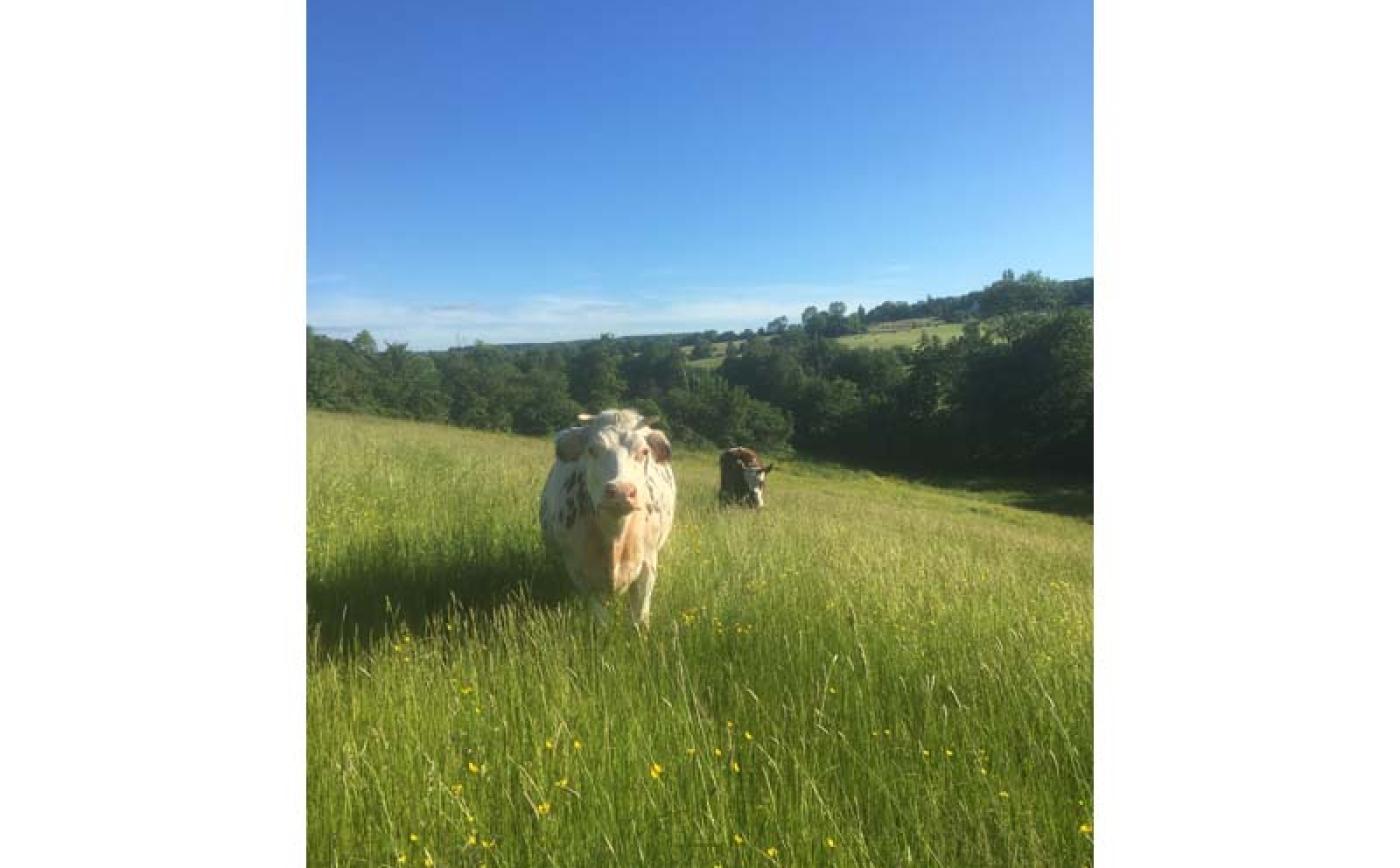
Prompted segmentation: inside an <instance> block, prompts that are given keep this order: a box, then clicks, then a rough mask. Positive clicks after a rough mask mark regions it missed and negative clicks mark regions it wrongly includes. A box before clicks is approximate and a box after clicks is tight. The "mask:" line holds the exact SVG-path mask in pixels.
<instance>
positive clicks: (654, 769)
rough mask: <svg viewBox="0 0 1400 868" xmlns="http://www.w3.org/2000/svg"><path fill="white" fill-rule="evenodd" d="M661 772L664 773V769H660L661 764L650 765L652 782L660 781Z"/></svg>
mask: <svg viewBox="0 0 1400 868" xmlns="http://www.w3.org/2000/svg"><path fill="white" fill-rule="evenodd" d="M663 771H665V769H663V768H662V767H661V763H652V764H651V778H652V780H661V773H662V772H663Z"/></svg>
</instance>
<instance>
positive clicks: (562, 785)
mask: <svg viewBox="0 0 1400 868" xmlns="http://www.w3.org/2000/svg"><path fill="white" fill-rule="evenodd" d="M554 786H556V787H558V788H559V789H561V790H565V789H568V788H569V779H568V778H560V779H559V780H557V781H555V782H554Z"/></svg>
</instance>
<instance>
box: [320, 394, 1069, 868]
mask: <svg viewBox="0 0 1400 868" xmlns="http://www.w3.org/2000/svg"><path fill="white" fill-rule="evenodd" d="M308 429H309V443H308V451H309V455H308V500H309V502H308V540H307V563H308V605H309V622H310V623H309V640H308V649H309V650H308V671H307V763H308V768H307V825H308V827H307V857H308V864H310V865H346V866H349V865H385V866H395V865H400V864H408V865H415V866H427V865H438V866H447V865H473V866H475V865H481V864H485V865H503V866H506V865H509V866H539V865H589V866H596V865H643V864H647V865H687V866H688V865H700V866H709V865H725V866H729V865H773V864H780V865H872V866H874V865H879V866H888V865H947V866H962V865H1081V864H1086V863H1088V862H1090V861H1091V860H1092V841H1091V835H1092V824H1091V817H1092V808H1093V800H1092V789H1091V781H1092V770H1093V766H1092V763H1093V754H1092V738H1091V730H1092V690H1091V673H1092V665H1091V654H1092V639H1091V631H1090V627H1091V616H1092V612H1091V603H1092V574H1091V534H1092V528H1091V527H1090V526H1089V525H1088V524H1086V523H1084V522H1081V521H1076V520H1073V519H1068V518H1062V517H1059V516H1054V515H1045V514H1040V513H1034V512H1028V511H1022V510H1016V509H1012V508H1008V507H1005V506H1001V505H998V504H994V503H988V502H983V501H979V500H976V499H973V498H969V497H967V496H966V495H959V496H952V495H948V494H944V493H941V492H939V491H938V490H936V489H933V488H929V487H922V486H918V485H914V484H909V483H903V482H896V481H891V480H887V479H882V478H878V477H875V476H872V475H869V474H863V473H856V472H845V471H833V470H831V469H830V468H816V467H807V466H804V465H803V464H802V463H801V462H790V463H785V464H784V465H783V466H782V467H781V468H780V469H779V470H778V471H777V472H776V473H774V475H773V477H772V479H771V482H770V499H771V506H770V507H769V508H768V509H767V510H765V511H763V512H762V513H754V512H750V511H742V510H736V509H723V508H721V507H719V506H718V505H717V504H716V502H715V487H716V483H717V475H718V474H717V468H716V466H715V460H714V457H713V456H711V455H709V454H688V453H685V452H682V453H680V454H679V455H678V456H677V458H676V469H677V475H678V478H679V486H680V505H679V512H678V519H677V524H676V528H675V531H674V534H673V536H672V538H671V542H670V544H669V545H668V546H667V549H666V550H665V552H664V553H663V555H662V558H661V574H660V579H659V581H658V584H657V591H656V596H655V600H654V609H653V623H652V629H651V631H650V632H649V633H646V634H638V633H636V632H635V631H634V630H633V629H632V628H631V627H630V626H628V624H627V619H626V614H625V612H626V610H625V605H622V603H624V602H625V601H619V605H617V606H615V613H616V623H615V624H613V625H611V626H608V627H602V628H600V627H597V626H595V625H594V623H593V621H592V619H591V618H590V616H589V615H588V613H587V611H586V610H585V609H583V608H582V607H581V606H579V605H578V604H577V603H576V602H575V601H574V600H573V599H572V597H571V596H570V595H569V594H568V592H567V588H566V587H565V586H564V584H563V582H562V580H561V578H560V571H559V569H558V567H557V565H556V564H552V563H550V562H549V561H548V560H547V559H546V557H545V555H544V553H543V550H542V547H541V544H540V542H539V533H538V528H537V525H536V518H535V515H536V504H537V497H538V492H539V489H540V486H541V485H542V483H543V481H544V477H545V474H546V473H547V472H548V469H549V465H550V462H551V460H552V452H551V449H550V447H549V446H548V443H547V441H545V440H543V439H530V438H521V437H512V436H506V435H496V434H488V433H482V432H472V431H464V430H457V429H451V428H446V427H438V426H427V425H416V424H412V423H403V422H394V421H387V420H377V419H369V418H361V417H348V416H333V415H325V414H314V413H313V414H312V415H311V416H310V418H309V420H308Z"/></svg>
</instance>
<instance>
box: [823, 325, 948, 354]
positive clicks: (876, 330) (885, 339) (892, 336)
mask: <svg viewBox="0 0 1400 868" xmlns="http://www.w3.org/2000/svg"><path fill="white" fill-rule="evenodd" d="M925 333H927V334H928V335H930V336H931V337H937V338H941V339H943V340H945V341H950V340H952V339H953V338H955V337H958V336H959V335H961V334H962V333H963V326H962V323H955V322H936V321H930V320H900V321H898V322H890V323H880V324H879V326H877V327H872V328H871V330H870V331H868V332H866V333H865V334H859V335H846V336H844V337H840V338H837V339H836V340H837V342H839V343H842V344H845V345H846V346H848V347H870V348H871V349H890V348H892V347H912V346H914V345H915V344H917V343H918V342H919V340H920V339H921V338H922V337H923V336H924V334H925Z"/></svg>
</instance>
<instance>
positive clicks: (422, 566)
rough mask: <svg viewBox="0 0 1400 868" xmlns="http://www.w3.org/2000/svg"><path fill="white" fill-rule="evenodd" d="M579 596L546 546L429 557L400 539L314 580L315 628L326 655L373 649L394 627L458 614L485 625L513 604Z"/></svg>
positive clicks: (350, 557)
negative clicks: (574, 593)
mask: <svg viewBox="0 0 1400 868" xmlns="http://www.w3.org/2000/svg"><path fill="white" fill-rule="evenodd" d="M571 597H572V591H571V589H570V587H569V585H568V580H567V579H566V578H565V577H564V570H563V568H562V565H560V564H557V563H555V562H554V561H553V560H552V559H551V558H550V557H549V556H548V555H547V554H546V553H545V552H544V550H543V548H542V547H535V548H520V549H514V548H509V547H504V546H498V547H495V548H493V549H491V550H488V551H484V552H481V551H476V552H457V553H454V554H452V555H448V556H442V555H438V556H425V555H424V554H422V553H421V552H414V551H412V550H404V548H403V547H401V546H396V545H395V544H394V543H393V541H387V542H385V543H381V544H377V545H374V546H365V547H362V548H360V549H357V550H353V551H351V552H347V553H346V554H345V555H344V556H342V557H341V558H340V559H339V560H338V561H337V562H336V563H334V564H333V565H332V566H330V567H329V568H325V569H321V570H319V571H318V574H317V575H316V576H315V577H314V578H312V579H310V580H309V581H308V582H307V586H306V615H307V618H306V620H307V634H308V639H310V640H311V648H312V649H313V651H314V652H316V653H319V654H332V655H339V654H348V653H354V652H355V651H357V650H363V649H365V648H367V647H368V646H369V645H370V643H372V642H374V641H376V640H379V639H382V638H384V637H386V636H388V635H389V634H390V632H391V631H397V632H404V631H407V632H410V633H413V634H421V633H422V632H424V630H425V628H427V627H428V626H429V625H430V624H432V623H435V622H442V621H446V620H451V621H454V622H458V623H461V624H463V625H464V627H466V628H467V629H473V628H479V627H481V626H483V625H485V624H488V623H489V621H490V618H489V616H490V615H491V614H492V613H493V612H494V611H495V610H497V609H499V608H501V607H502V606H504V605H506V604H507V603H510V604H513V605H518V604H520V603H524V604H526V605H533V606H538V607H541V608H557V607H559V606H561V605H563V604H564V603H566V602H567V601H569V600H570V599H571Z"/></svg>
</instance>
